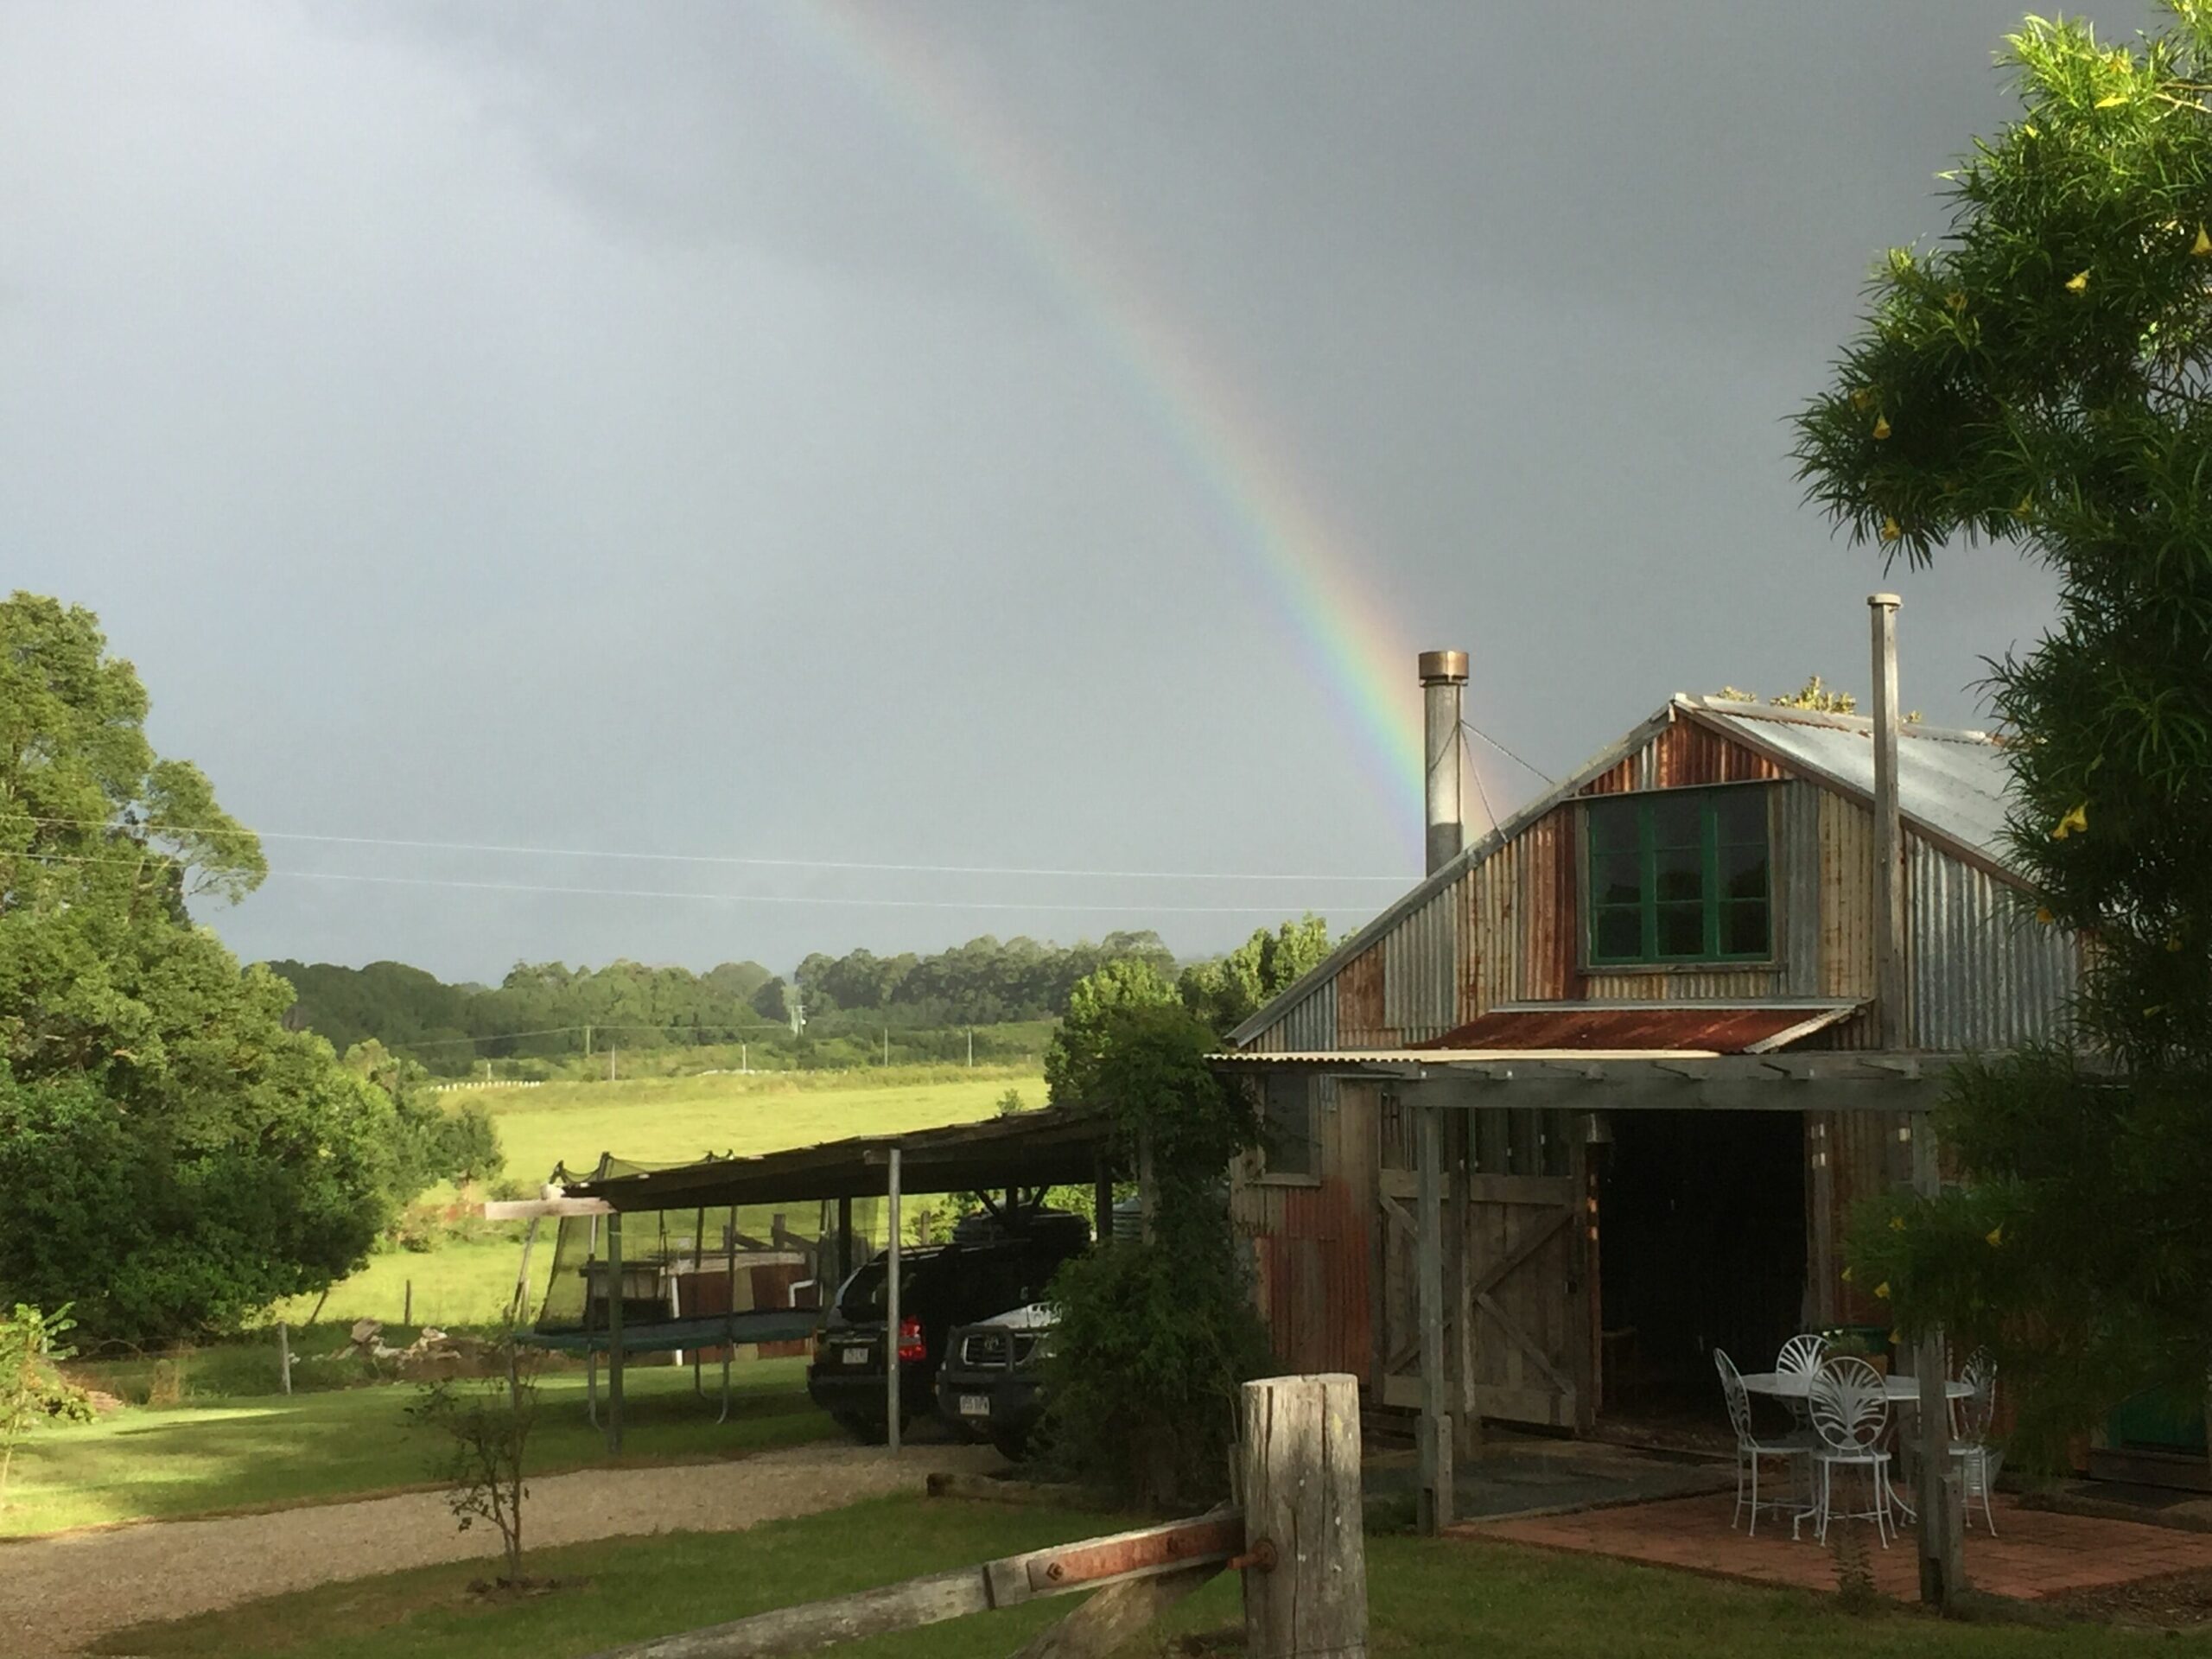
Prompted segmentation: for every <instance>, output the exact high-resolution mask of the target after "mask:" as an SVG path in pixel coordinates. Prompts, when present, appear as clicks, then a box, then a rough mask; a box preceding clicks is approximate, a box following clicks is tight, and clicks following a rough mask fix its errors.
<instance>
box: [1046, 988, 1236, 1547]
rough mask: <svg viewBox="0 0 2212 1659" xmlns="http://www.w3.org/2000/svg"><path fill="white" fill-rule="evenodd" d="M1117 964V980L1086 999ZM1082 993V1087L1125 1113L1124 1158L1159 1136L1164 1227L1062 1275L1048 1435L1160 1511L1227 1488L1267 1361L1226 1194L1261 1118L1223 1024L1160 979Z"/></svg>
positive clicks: (1159, 1203) (1066, 1453)
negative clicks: (1236, 1081)
mask: <svg viewBox="0 0 2212 1659" xmlns="http://www.w3.org/2000/svg"><path fill="white" fill-rule="evenodd" d="M1117 966H1120V967H1126V966H1127V965H1126V964H1119V965H1117ZM1147 975H1149V983H1148V985H1147V982H1146V976H1147ZM1107 976H1111V982H1112V983H1113V984H1114V986H1115V987H1116V989H1115V990H1114V991H1112V992H1110V993H1109V994H1108V995H1103V996H1101V995H1083V994H1084V991H1085V988H1087V987H1091V986H1093V985H1095V984H1096V982H1098V981H1099V980H1100V979H1102V978H1104V977H1107ZM1132 990H1134V991H1135V993H1136V995H1127V993H1128V992H1130V991H1132ZM1165 992H1166V987H1165V985H1164V984H1163V983H1162V982H1160V979H1159V977H1158V976H1157V975H1151V974H1149V970H1148V969H1139V970H1138V971H1137V972H1135V973H1117V972H1116V969H1111V968H1109V969H1104V970H1102V972H1101V974H1098V975H1094V976H1092V977H1091V979H1090V980H1089V981H1086V982H1084V985H1082V986H1078V987H1077V993H1078V998H1079V999H1080V1001H1082V1002H1083V1003H1084V1004H1085V1005H1086V1006H1087V1007H1092V1008H1095V1009H1096V1013H1095V1014H1092V1015H1090V1016H1089V1018H1088V1019H1087V1029H1088V1031H1089V1032H1090V1039H1087V1040H1086V1044H1085V1046H1084V1049H1083V1051H1082V1052H1083V1053H1084V1056H1085V1057H1086V1058H1085V1062H1084V1071H1082V1073H1081V1079H1080V1087H1081V1090H1082V1091H1083V1093H1082V1097H1083V1098H1084V1099H1087V1100H1090V1101H1091V1102H1093V1103H1097V1104H1100V1105H1102V1106H1103V1108H1104V1109H1106V1110H1108V1111H1109V1112H1111V1113H1112V1114H1113V1117H1114V1124H1115V1132H1116V1137H1117V1139H1118V1140H1119V1141H1120V1142H1121V1143H1122V1153H1123V1155H1124V1158H1125V1159H1126V1160H1129V1161H1132V1162H1133V1161H1134V1160H1135V1152H1136V1148H1137V1147H1138V1146H1139V1144H1140V1143H1141V1142H1144V1141H1149V1142H1150V1144H1151V1147H1152V1154H1153V1169H1154V1183H1155V1194H1156V1196H1155V1207H1154V1237H1153V1240H1152V1242H1150V1243H1128V1242H1127V1241H1123V1242H1119V1243H1114V1244H1111V1245H1109V1246H1108V1247H1107V1248H1105V1249H1100V1250H1096V1251H1094V1252H1093V1253H1092V1254H1091V1255H1088V1256H1084V1257H1081V1258H1078V1259H1077V1260H1076V1261H1073V1262H1069V1263H1068V1264H1067V1265H1065V1267H1063V1268H1061V1269H1060V1271H1059V1272H1058V1274H1055V1275H1054V1277H1053V1281H1052V1288H1051V1292H1050V1300H1052V1302H1053V1303H1054V1304H1055V1307H1056V1312H1057V1314H1058V1321H1057V1324H1056V1325H1055V1327H1054V1331H1053V1338H1052V1351H1051V1353H1050V1355H1049V1356H1048V1357H1047V1358H1046V1378H1045V1381H1046V1393H1047V1396H1048V1398H1049V1399H1050V1401H1051V1405H1050V1407H1049V1408H1048V1409H1049V1412H1050V1421H1049V1423H1048V1425H1047V1431H1046V1440H1048V1442H1049V1443H1050V1444H1051V1445H1052V1446H1054V1448H1055V1452H1056V1455H1057V1456H1058V1457H1059V1458H1061V1459H1063V1460H1065V1461H1066V1462H1068V1463H1069V1464H1071V1465H1073V1466H1074V1467H1075V1468H1076V1469H1077V1470H1078V1471H1081V1472H1082V1473H1084V1474H1085V1475H1088V1476H1089V1477H1090V1478H1094V1479H1096V1480H1101V1481H1103V1482H1106V1483H1108V1484H1112V1485H1114V1486H1115V1487H1116V1488H1118V1489H1120V1490H1121V1491H1123V1492H1125V1493H1127V1494H1128V1496H1130V1497H1133V1498H1135V1500H1136V1501H1137V1502H1139V1503H1142V1504H1145V1505H1146V1506H1147V1507H1152V1508H1163V1509H1164V1508H1171V1507H1175V1506H1179V1505H1187V1504H1189V1503H1197V1502H1200V1501H1203V1500H1205V1499H1206V1498H1208V1497H1215V1496H1217V1495H1218V1494H1219V1492H1220V1491H1221V1490H1222V1488H1223V1487H1224V1485H1225V1484H1226V1481H1227V1476H1228V1447H1229V1445H1230V1440H1231V1439H1232V1438H1233V1436H1234V1433H1235V1408H1236V1388H1237V1384H1238V1383H1242V1382H1243V1380H1244V1379H1245V1378H1247V1377H1249V1376H1255V1375H1256V1374H1257V1373H1258V1372H1260V1371H1261V1370H1263V1369H1264V1368H1265V1366H1266V1364H1267V1360H1268V1343H1267V1336H1266V1332H1265V1331H1264V1329H1263V1328H1262V1325H1261V1323H1260V1319H1259V1316H1258V1314H1257V1313H1256V1312H1255V1310H1254V1307H1253V1305H1252V1294H1251V1287H1250V1285H1249V1283H1248V1282H1247V1281H1246V1278H1245V1275H1244V1274H1243V1271H1242V1268H1241V1265H1240V1262H1239V1259H1238V1256H1237V1253H1236V1243H1235V1240H1234V1238H1233V1236H1231V1233H1230V1222H1229V1213H1228V1207H1227V1203H1226V1195H1225V1185H1226V1179H1227V1172H1228V1168H1229V1165H1230V1160H1232V1159H1234V1158H1236V1156H1237V1155H1238V1154H1241V1153H1243V1152H1245V1151H1249V1149H1251V1148H1252V1147H1255V1146H1256V1145H1257V1144H1258V1141H1259V1133H1260V1126H1259V1122H1258V1120H1257V1117H1256V1116H1255V1113H1254V1112H1253V1110H1252V1109H1251V1106H1250V1103H1249V1101H1248V1100H1247V1099H1246V1097H1245V1096H1244V1095H1243V1091H1241V1090H1226V1089H1224V1087H1223V1086H1222V1085H1221V1084H1220V1082H1219V1081H1218V1080H1217V1078H1216V1077H1214V1075H1213V1073H1212V1071H1210V1070H1209V1069H1208V1067H1207V1065H1206V1057H1207V1056H1208V1054H1210V1053H1211V1052H1212V1051H1213V1048H1214V1038H1213V1034H1212V1033H1211V1031H1209V1030H1208V1029H1207V1027H1205V1025H1203V1024H1202V1023H1200V1022H1199V1021H1198V1020H1197V1019H1195V1018H1193V1017H1192V1015H1191V1014H1188V1013H1186V1012H1185V1011H1184V1010H1183V1009H1182V1008H1180V1007H1176V1006H1174V1005H1173V1003H1172V1002H1171V1001H1168V1000H1167V998H1166V995H1165ZM1070 1017H1071V1021H1072V1020H1073V1017H1074V1016H1073V1013H1072V1010H1071V1016H1070ZM1054 1097H1055V1099H1058V1098H1060V1097H1061V1096H1059V1095H1058V1092H1057V1089H1056V1093H1055V1096H1054Z"/></svg>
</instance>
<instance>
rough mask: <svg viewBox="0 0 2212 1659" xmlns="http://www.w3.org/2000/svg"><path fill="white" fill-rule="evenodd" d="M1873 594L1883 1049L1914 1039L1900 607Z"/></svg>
mask: <svg viewBox="0 0 2212 1659" xmlns="http://www.w3.org/2000/svg"><path fill="white" fill-rule="evenodd" d="M1902 604H1904V601H1903V600H1901V599H1899V598H1898V597H1897V595H1896V594H1869V595H1868V596H1867V599H1866V605H1867V608H1868V610H1869V611H1870V612H1871V613H1872V623H1873V635H1874V1017H1875V1020H1876V1021H1877V1022H1878V1025H1879V1027H1880V1035H1881V1046H1883V1047H1884V1048H1885V1049H1892V1050H1894V1049H1900V1048H1903V1047H1904V1046H1905V1044H1906V1043H1907V1042H1908V1041H1910V1037H1911V1033H1910V1031H1909V1030H1908V1028H1907V1021H1906V1019H1905V930H1904V819H1903V816H1902V813H1901V811H1900V810H1899V808H1898V805H1897V607H1899V606H1901V605H1902Z"/></svg>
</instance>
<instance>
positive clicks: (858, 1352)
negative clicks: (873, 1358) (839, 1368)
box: [837, 1348, 868, 1365]
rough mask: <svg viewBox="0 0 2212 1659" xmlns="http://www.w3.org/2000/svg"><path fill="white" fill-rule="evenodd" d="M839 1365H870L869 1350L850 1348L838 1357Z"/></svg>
mask: <svg viewBox="0 0 2212 1659" xmlns="http://www.w3.org/2000/svg"><path fill="white" fill-rule="evenodd" d="M837 1363H839V1364H841V1365H865V1364H867V1363H868V1350H867V1349H865V1348H848V1349H846V1350H844V1351H842V1353H840V1354H839V1355H838V1357H837Z"/></svg>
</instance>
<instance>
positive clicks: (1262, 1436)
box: [1230, 1375, 1367, 1659]
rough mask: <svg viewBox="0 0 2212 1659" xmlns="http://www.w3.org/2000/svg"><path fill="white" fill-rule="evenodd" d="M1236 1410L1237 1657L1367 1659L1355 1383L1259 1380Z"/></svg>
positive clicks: (1340, 1378)
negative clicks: (1240, 1518) (1240, 1492)
mask: <svg viewBox="0 0 2212 1659" xmlns="http://www.w3.org/2000/svg"><path fill="white" fill-rule="evenodd" d="M1243 1448H1244V1464H1243V1488H1244V1554H1243V1556H1241V1557H1239V1558H1238V1560H1237V1561H1235V1562H1232V1563H1230V1565H1232V1566H1239V1565H1242V1566H1243V1568H1244V1651H1245V1654H1246V1659H1366V1655H1367V1547H1366V1542H1365V1538H1364V1535H1363V1533H1362V1531H1361V1524H1360V1523H1361V1518H1362V1517H1361V1511H1360V1491H1359V1383H1358V1381H1357V1379H1356V1378H1354V1377H1351V1376H1342V1375H1335V1376H1271V1377H1264V1378H1262V1380H1260V1381H1259V1382H1256V1383H1246V1384H1245V1385H1244V1392H1243Z"/></svg>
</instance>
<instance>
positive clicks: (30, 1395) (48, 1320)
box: [0, 1302, 92, 1506]
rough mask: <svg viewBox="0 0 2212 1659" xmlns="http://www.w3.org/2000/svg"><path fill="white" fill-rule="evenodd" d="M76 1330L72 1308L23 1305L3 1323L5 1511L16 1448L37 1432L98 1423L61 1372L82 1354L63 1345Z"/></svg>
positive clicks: (0, 1417) (0, 1501)
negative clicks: (56, 1425)
mask: <svg viewBox="0 0 2212 1659" xmlns="http://www.w3.org/2000/svg"><path fill="white" fill-rule="evenodd" d="M75 1324H76V1321H75V1320H73V1319H71V1318H70V1317H69V1309H68V1306H67V1304H64V1305H63V1306H60V1307H58V1308H56V1309H54V1312H53V1313H41V1312H40V1311H39V1310H38V1309H37V1308H35V1307H29V1306H25V1305H24V1304H23V1303H22V1302H18V1303H16V1311H15V1312H14V1313H12V1314H10V1315H9V1316H8V1317H7V1318H5V1319H0V1506H3V1505H5V1503H7V1501H8V1477H9V1475H10V1472H11V1471H13V1469H14V1467H15V1462H16V1447H17V1446H20V1445H22V1442H23V1439H24V1437H25V1436H26V1435H28V1434H29V1433H30V1432H31V1430H33V1429H34V1428H36V1427H38V1426H39V1425H40V1424H41V1423H49V1422H54V1421H62V1422H85V1421H89V1420H90V1418H91V1417H92V1402H90V1401H89V1400H87V1399H86V1395H85V1391H84V1390H83V1389H80V1388H78V1387H76V1386H75V1385H74V1384H73V1383H68V1382H66V1381H64V1380H63V1378H62V1376H61V1372H60V1369H59V1368H60V1363H61V1362H62V1361H63V1360H65V1359H68V1358H70V1357H72V1356H73V1355H74V1354H75V1353H76V1350H75V1349H73V1348H69V1347H65V1346H64V1345H63V1344H62V1343H61V1340H60V1338H61V1337H62V1335H63V1334H64V1333H65V1332H67V1331H69V1330H71V1329H72V1328H73V1327H74V1325H75Z"/></svg>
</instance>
